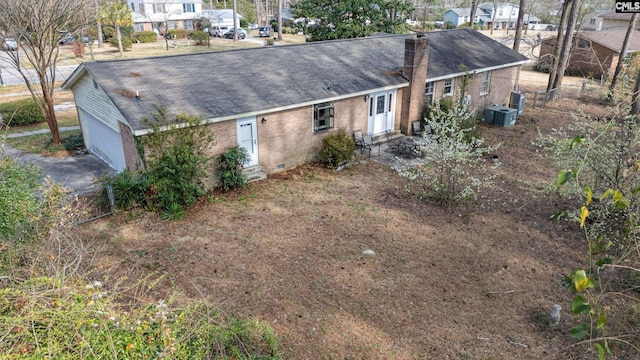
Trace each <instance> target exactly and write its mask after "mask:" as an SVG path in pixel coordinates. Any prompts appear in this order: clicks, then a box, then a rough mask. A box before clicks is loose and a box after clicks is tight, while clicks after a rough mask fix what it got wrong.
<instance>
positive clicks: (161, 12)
mask: <svg viewBox="0 0 640 360" xmlns="http://www.w3.org/2000/svg"><path fill="white" fill-rule="evenodd" d="M128 5H129V8H130V9H131V10H132V11H133V29H134V30H135V31H155V32H156V33H158V34H161V33H164V32H165V25H166V27H167V28H168V29H169V30H171V29H185V30H194V29H195V25H196V21H197V20H198V19H199V18H200V17H202V0H183V1H177V0H129V2H128Z"/></svg>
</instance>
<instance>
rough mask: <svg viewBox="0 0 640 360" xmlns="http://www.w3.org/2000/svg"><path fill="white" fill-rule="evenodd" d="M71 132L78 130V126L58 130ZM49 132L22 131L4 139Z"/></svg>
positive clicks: (46, 130) (45, 130)
mask: <svg viewBox="0 0 640 360" xmlns="http://www.w3.org/2000/svg"><path fill="white" fill-rule="evenodd" d="M73 130H80V126H63V127H61V128H58V131H60V132H64V131H73ZM50 132H51V131H50V130H49V129H40V130H33V131H23V132H19V133H14V134H7V136H6V137H7V139H13V138H18V137H24V136H32V135H41V134H49V133H50Z"/></svg>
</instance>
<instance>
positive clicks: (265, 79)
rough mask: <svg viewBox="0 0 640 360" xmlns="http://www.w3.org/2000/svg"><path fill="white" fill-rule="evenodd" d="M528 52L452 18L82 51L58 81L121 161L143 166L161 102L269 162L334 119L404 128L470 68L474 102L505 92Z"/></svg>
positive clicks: (285, 164) (501, 99)
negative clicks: (348, 35)
mask: <svg viewBox="0 0 640 360" xmlns="http://www.w3.org/2000/svg"><path fill="white" fill-rule="evenodd" d="M527 61H528V59H527V58H526V57H524V56H522V55H520V54H518V53H517V52H514V51H513V50H511V49H510V48H507V47H505V46H504V45H502V44H500V43H498V42H496V41H494V40H492V39H490V38H488V37H486V36H485V35H482V34H481V33H479V32H476V31H474V30H470V29H456V30H447V31H436V32H429V33H425V34H424V35H417V36H416V35H380V36H371V37H366V38H357V39H349V40H336V41H326V42H313V43H306V44H296V45H283V46H265V47H258V48H248V49H236V50H228V51H221V52H207V53H196V54H185V55H175V56H164V57H152V58H141V59H125V60H113V61H95V62H86V63H83V64H81V65H80V66H79V67H78V68H77V69H76V70H75V72H74V73H73V74H72V75H71V76H70V77H69V78H68V79H67V81H66V82H65V83H64V84H63V86H62V88H63V89H65V90H71V91H73V94H74V97H75V103H76V107H77V111H78V117H79V120H80V125H81V127H82V132H83V136H84V139H85V144H86V146H87V148H88V149H90V150H91V151H92V152H94V153H96V154H97V155H98V156H100V157H101V158H102V159H104V161H106V162H107V163H109V164H110V165H111V166H112V167H113V168H115V169H116V170H119V171H122V170H125V169H131V170H136V169H139V168H140V167H141V166H142V161H141V159H140V156H139V154H138V151H137V150H136V142H135V139H134V138H135V137H138V136H143V135H145V134H148V133H149V132H150V130H151V129H150V127H149V125H148V124H147V123H146V122H145V121H143V119H144V118H150V117H151V115H152V114H153V113H156V112H157V109H158V108H163V109H164V110H165V112H166V113H167V114H168V115H169V116H170V118H171V119H173V118H175V115H178V114H182V113H184V114H188V115H199V116H202V117H204V119H206V126H208V127H209V128H210V130H211V132H212V133H213V134H214V137H215V139H216V144H215V146H214V148H213V149H211V151H212V154H217V153H220V152H222V151H223V150H224V149H226V148H227V147H229V146H233V145H240V146H243V147H245V148H247V149H248V150H249V153H250V155H251V161H250V163H249V164H248V165H247V166H256V167H258V166H261V167H262V169H263V170H264V171H265V172H266V173H273V172H276V171H279V170H283V169H289V168H292V167H295V166H297V165H299V164H301V163H305V162H308V161H310V160H311V159H313V157H314V156H315V154H316V153H317V151H318V150H319V149H320V147H321V144H322V138H323V137H324V136H326V135H327V134H330V133H332V132H333V131H334V130H335V129H338V128H343V129H345V130H346V131H347V132H349V133H350V132H352V131H353V130H355V129H362V131H363V132H364V133H371V134H384V133H385V131H387V130H394V131H400V132H402V133H404V134H409V133H410V132H411V131H412V130H411V123H412V121H415V120H419V119H421V114H422V108H423V105H424V101H425V98H428V99H431V100H432V99H434V98H439V97H442V96H450V95H455V93H456V89H457V88H458V87H459V86H461V84H462V79H463V77H464V76H467V78H468V79H470V81H469V82H468V86H467V87H466V94H468V95H469V98H468V101H470V102H471V105H472V106H474V107H476V108H479V109H484V108H485V107H486V106H492V105H494V104H504V103H506V102H507V101H508V99H509V96H510V92H511V91H512V90H513V89H514V88H515V87H516V86H517V83H518V77H519V74H520V67H521V65H522V64H523V63H525V62H527ZM462 65H464V66H462ZM463 69H464V70H463ZM425 89H426V92H427V96H426V97H425ZM136 94H137V96H136Z"/></svg>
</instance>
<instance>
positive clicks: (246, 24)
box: [240, 19, 249, 29]
mask: <svg viewBox="0 0 640 360" xmlns="http://www.w3.org/2000/svg"><path fill="white" fill-rule="evenodd" d="M240 27H241V28H245V29H246V28H248V27H249V22H248V21H247V20H246V19H240Z"/></svg>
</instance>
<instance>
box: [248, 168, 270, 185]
mask: <svg viewBox="0 0 640 360" xmlns="http://www.w3.org/2000/svg"><path fill="white" fill-rule="evenodd" d="M242 173H243V174H245V176H246V177H247V183H250V182H254V181H259V180H264V179H266V178H267V174H266V173H265V172H264V170H262V166H260V165H256V166H251V167H248V168H244V169H243V170H242Z"/></svg>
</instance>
